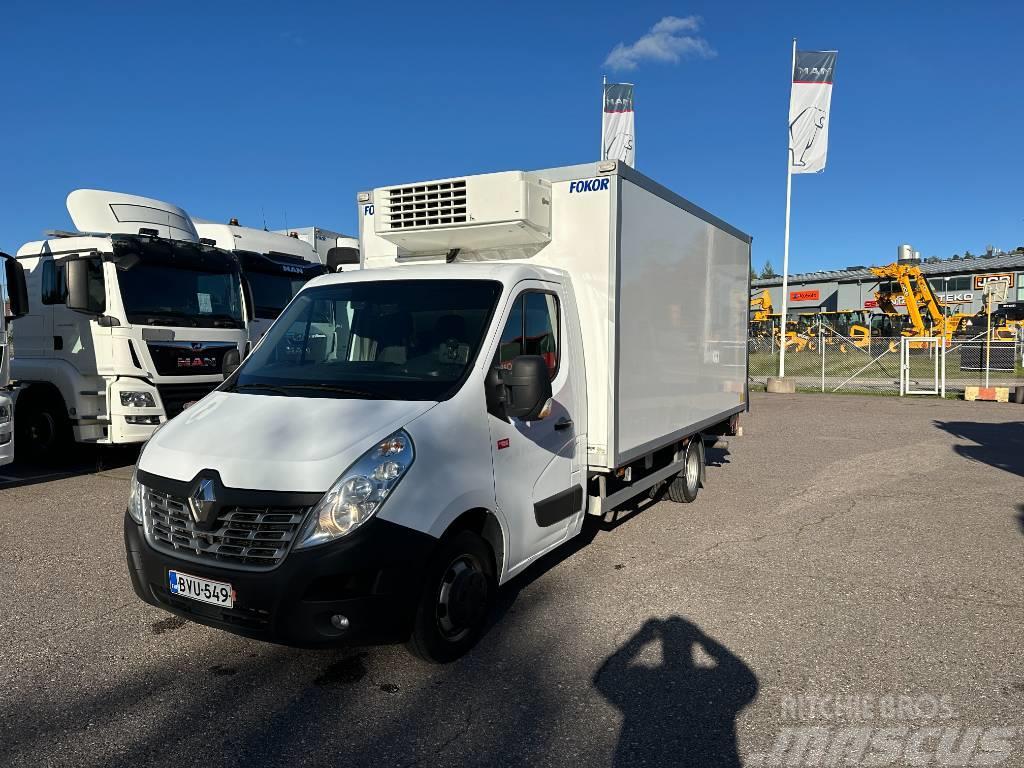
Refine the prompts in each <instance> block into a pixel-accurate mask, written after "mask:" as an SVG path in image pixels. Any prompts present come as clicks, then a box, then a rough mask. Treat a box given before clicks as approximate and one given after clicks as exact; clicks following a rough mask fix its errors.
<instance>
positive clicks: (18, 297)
mask: <svg viewBox="0 0 1024 768" xmlns="http://www.w3.org/2000/svg"><path fill="white" fill-rule="evenodd" d="M0 262H2V263H3V269H4V277H5V282H6V284H7V296H8V302H7V304H6V306H4V307H3V309H2V311H0V467H2V466H4V465H6V464H10V463H11V462H12V461H14V399H13V398H12V396H11V395H12V392H11V389H12V388H11V335H10V333H9V332H8V329H7V326H8V324H9V323H10V321H11V320H14V319H15V318H18V317H21V316H23V315H24V314H25V313H26V312H27V311H28V298H27V294H26V290H25V271H24V270H23V269H22V267H21V265H20V264H19V263H18V262H17V260H16V259H15V258H14V257H13V256H10V255H8V254H6V253H0Z"/></svg>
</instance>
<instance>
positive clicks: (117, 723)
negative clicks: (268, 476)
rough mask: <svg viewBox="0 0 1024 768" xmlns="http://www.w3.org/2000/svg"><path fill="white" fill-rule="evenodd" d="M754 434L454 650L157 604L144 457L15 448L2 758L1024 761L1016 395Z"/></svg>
mask: <svg viewBox="0 0 1024 768" xmlns="http://www.w3.org/2000/svg"><path fill="white" fill-rule="evenodd" d="M743 425H744V430H745V435H744V436H743V437H740V438H731V439H730V443H729V447H728V449H727V450H726V451H716V452H714V454H713V456H712V459H713V462H712V466H710V467H709V469H708V483H707V487H706V488H704V489H703V490H702V491H701V494H700V496H699V497H698V499H697V501H696V502H695V503H694V504H690V505H677V504H673V503H670V502H668V501H661V502H658V503H645V504H642V505H640V507H641V508H640V509H637V510H627V511H626V512H625V513H624V514H623V515H622V516H621V519H620V520H619V521H618V523H617V524H614V525H597V524H595V525H591V526H589V527H588V528H587V529H586V530H585V535H584V536H582V537H580V539H579V540H578V541H577V542H574V543H572V544H570V545H568V546H567V547H565V548H563V550H562V551H560V552H556V553H555V554H554V555H553V556H550V557H548V558H547V559H546V560H545V561H544V562H542V563H540V564H538V565H537V566H536V567H534V568H533V569H532V570H531V571H529V572H528V573H527V574H526V575H525V576H524V577H522V578H520V579H518V580H516V581H514V582H512V583H510V584H509V585H508V586H507V587H506V588H504V590H503V592H502V594H501V597H500V604H499V607H498V610H497V612H496V616H495V622H494V624H493V626H492V627H491V628H490V629H489V631H488V632H487V634H486V635H485V637H484V638H483V639H482V641H481V642H480V644H479V645H478V646H477V648H476V649H475V650H474V651H473V652H472V653H471V654H470V655H469V656H468V657H466V658H464V659H462V660H460V661H458V662H456V663H453V664H450V665H448V666H443V667H438V666H430V665H427V664H424V663H422V662H419V661H416V660H414V659H413V658H412V657H410V656H408V655H407V654H406V653H405V652H404V650H403V649H402V648H400V647H378V648H358V649H350V650H332V651H305V650H293V649H288V648H283V647H277V646H272V645H267V644H263V643H260V642H256V641H250V640H245V639H241V638H238V637H234V636H232V635H229V634H226V633H223V632H219V631H217V630H213V629H208V628H206V627H202V626H199V625H195V624H190V623H186V622H184V621H182V620H179V619H177V618H175V617H172V616H171V615H170V614H166V613H163V612H161V611H158V610H156V609H154V608H151V607H149V606H147V605H145V604H143V603H141V602H140V601H139V600H138V599H137V598H136V597H135V595H134V593H133V592H132V590H131V586H130V584H129V580H128V575H127V571H126V565H125V558H124V547H123V540H122V535H121V521H122V515H123V511H124V506H125V500H126V495H127V490H128V479H129V477H130V473H131V466H130V465H131V461H132V454H131V452H130V451H129V452H125V451H123V450H122V451H114V452H90V453H88V454H85V455H84V457H82V458H80V459H79V460H78V461H77V463H76V464H72V465H69V466H67V467H64V468H61V469H57V470H37V469H31V468H28V469H26V468H19V467H17V466H13V467H6V468H0V573H2V579H0V585H2V596H3V606H2V610H0V643H2V645H0V652H2V654H3V657H2V658H3V662H2V664H0V765H4V766H37V765H38V766H112V765H146V766H176V767H181V766H219V765H226V766H256V765H303V766H306V765H314V766H354V765H374V766H390V765H394V766H411V765H438V766H451V765H495V764H500V765H510V766H520V765H521V766H539V765H541V766H542V765H552V766H556V765H557V766H565V765H588V766H600V765H613V764H614V765H641V764H643V765H683V766H691V765H692V766H716V765H737V764H741V763H742V764H750V765H757V764H763V765H770V764H777V763H776V762H775V761H776V760H781V759H782V757H781V755H782V754H783V752H784V751H785V750H790V751H789V752H787V753H786V755H788V757H790V758H791V757H792V756H793V755H794V754H795V751H794V750H796V749H797V748H798V747H799V744H798V743H797V742H799V739H800V738H801V734H803V735H804V736H807V734H808V733H811V731H809V730H808V729H809V728H812V727H813V728H818V729H820V730H818V731H814V732H813V733H811V735H812V736H814V738H819V737H820V738H821V739H824V742H827V747H828V750H832V749H840V747H839V746H836V745H837V744H838V743H839V739H840V732H841V731H842V733H846V732H847V731H851V732H856V733H855V736H856V734H857V733H859V734H861V735H860V736H858V737H857V738H862V737H863V738H866V739H871V738H876V737H877V735H878V729H883V728H893V727H895V728H896V729H897V730H899V729H904V730H903V731H899V734H898V735H897V736H896V737H895V738H896V742H895V743H896V747H895V748H890V753H891V756H893V760H892V761H890V762H889V763H888V764H908V763H910V762H912V761H913V759H914V754H916V753H912V750H915V749H916V750H918V751H920V750H924V751H925V752H929V753H935V751H936V750H937V749H939V748H940V747H941V742H942V739H944V738H946V737H945V736H944V735H943V734H944V732H945V731H947V730H948V731H952V730H954V729H955V730H956V733H958V734H960V736H961V737H963V739H965V740H966V739H969V738H970V736H969V733H968V732H969V729H970V728H977V729H980V731H981V732H982V733H983V736H984V738H983V739H982V740H981V741H979V740H978V737H977V736H975V737H974V746H973V747H972V749H973V750H974V751H973V753H971V754H973V757H971V756H970V754H968V757H970V759H971V760H974V761H977V760H978V759H979V756H982V757H983V756H988V757H995V758H999V762H1000V764H1003V765H1024V731H1021V730H1020V726H1024V714H1022V713H1024V665H1022V661H1024V632H1022V629H1024V556H1022V555H1024V482H1022V478H1024V409H1022V408H1021V407H1020V406H1015V405H1001V404H994V403H964V402H945V401H940V400H934V399H921V400H899V399H896V398H878V397H852V396H850V397H841V396H835V397H824V396H817V395H790V396H787V395H755V396H754V401H753V411H752V412H751V413H750V414H748V415H746V416H745V417H744V421H743ZM996 728H1005V729H1006V730H1004V731H1001V732H999V733H1000V734H1002V737H1003V738H1004V745H1003V749H1002V751H1000V750H999V745H998V744H996V743H995V741H991V740H990V741H985V739H996V738H997V737H998V735H999V734H996V735H995V736H993V735H992V733H990V731H991V729H996ZM801 729H803V730H801ZM843 729H846V730H843ZM858 729H860V730H858ZM929 729H933V730H929ZM865 731H866V732H867V736H866V737H865V736H863V733H864V732H865ZM924 731H927V733H924ZM915 734H917V736H918V737H919V738H918V740H917V742H915V743H914V744H912V743H911V741H913V739H914V738H915ZM964 734H968V735H967V736H965V735H964ZM954 735H955V734H954ZM844 738H845V737H844ZM824 742H823V743H824ZM960 743H961V745H962V743H963V742H960ZM879 744H880V742H870V743H869V742H865V745H866V746H865V749H862V750H861V751H860V752H854V753H851V754H853V755H854V757H855V758H856V759H855V760H854V764H867V762H866V761H867V759H868V757H869V755H870V754H872V752H871V750H875V752H876V753H877V750H879V749H881V750H882V752H883V753H884V749H885V748H884V746H879ZM969 746H970V745H969ZM804 747H805V748H806V749H807V750H808V751H807V752H801V757H800V761H802V762H800V761H797V762H800V764H808V765H811V764H825V762H824V761H825V760H826V758H827V755H828V754H831V752H827V751H826V748H825V747H821V749H822V752H821V753H815V752H813V750H814V749H815V748H816V747H815V743H814V742H813V739H812V740H811V741H810V742H808V743H806V744H805V745H804ZM890 747H892V745H891V744H890ZM842 749H843V750H845V749H850V750H856V749H858V745H857V743H855V740H854V741H851V742H849V743H848V744H845V745H844V746H842ZM815 760H818V761H819V762H815ZM930 762H932V763H937V762H939V761H938V759H937V758H935V757H934V754H932V757H931V759H930ZM791 764H795V763H791ZM882 764H886V763H882Z"/></svg>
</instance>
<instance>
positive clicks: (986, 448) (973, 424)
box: [934, 421, 1024, 477]
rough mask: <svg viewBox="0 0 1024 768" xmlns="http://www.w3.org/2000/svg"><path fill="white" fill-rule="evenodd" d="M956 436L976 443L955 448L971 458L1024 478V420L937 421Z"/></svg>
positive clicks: (937, 424)
mask: <svg viewBox="0 0 1024 768" xmlns="http://www.w3.org/2000/svg"><path fill="white" fill-rule="evenodd" d="M934 424H935V426H936V427H938V428H939V429H941V430H944V431H945V432H948V433H949V434H951V435H953V437H958V438H960V439H962V440H970V441H971V442H973V443H975V445H954V446H953V451H954V452H955V453H956V454H958V455H960V456H963V457H964V458H965V459H970V460H971V461H980V462H982V463H984V464H988V465H989V466H992V467H995V468H996V469H1001V470H1003V471H1005V472H1011V473H1013V474H1015V475H1020V476H1022V477H1024V421H1005V422H1000V423H996V424H986V423H984V422H977V421H935V422H934Z"/></svg>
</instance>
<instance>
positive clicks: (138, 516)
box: [128, 469, 146, 525]
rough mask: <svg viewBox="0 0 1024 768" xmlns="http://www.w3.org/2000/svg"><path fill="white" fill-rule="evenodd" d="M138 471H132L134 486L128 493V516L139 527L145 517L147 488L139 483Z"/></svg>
mask: <svg viewBox="0 0 1024 768" xmlns="http://www.w3.org/2000/svg"><path fill="white" fill-rule="evenodd" d="M137 473H138V470H135V469H133V470H132V485H131V490H130V491H129V492H128V514H129V515H130V516H131V518H132V520H134V521H135V522H136V523H138V524H139V525H142V521H143V519H144V516H145V504H146V488H145V486H144V485H142V483H140V482H139V478H138V476H137Z"/></svg>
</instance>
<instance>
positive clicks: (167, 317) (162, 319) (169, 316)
mask: <svg viewBox="0 0 1024 768" xmlns="http://www.w3.org/2000/svg"><path fill="white" fill-rule="evenodd" d="M143 322H144V323H145V324H146V325H188V326H191V327H193V328H194V327H196V326H198V325H199V323H198V321H196V319H195V318H194V317H190V316H189V315H186V314H185V313H184V312H159V313H156V314H145V315H143Z"/></svg>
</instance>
